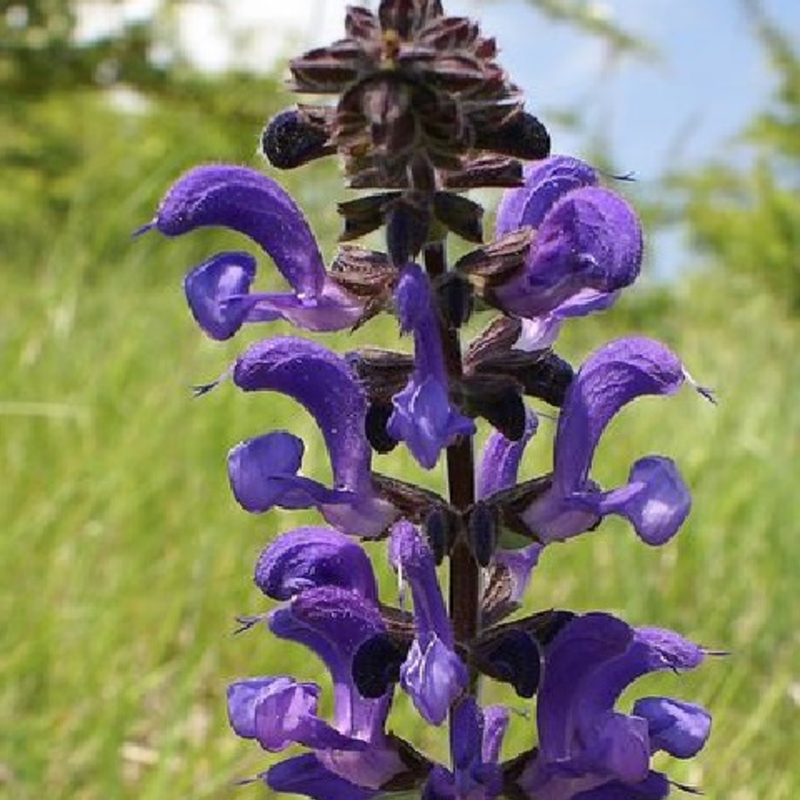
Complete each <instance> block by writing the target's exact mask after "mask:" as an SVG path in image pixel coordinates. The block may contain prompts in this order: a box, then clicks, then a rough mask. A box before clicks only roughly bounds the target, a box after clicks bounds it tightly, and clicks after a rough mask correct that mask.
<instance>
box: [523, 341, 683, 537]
mask: <svg viewBox="0 0 800 800" xmlns="http://www.w3.org/2000/svg"><path fill="white" fill-rule="evenodd" d="M686 377H687V376H686V372H685V370H684V368H683V365H682V364H681V362H680V361H679V360H678V358H677V356H675V354H674V353H672V352H671V351H670V350H669V349H668V348H667V347H665V346H664V345H662V344H660V343H659V342H656V341H653V340H651V339H644V338H635V337H634V338H628V339H619V340H617V341H614V342H611V343H610V344H607V345H605V346H604V347H601V348H600V349H599V350H597V351H595V352H594V353H593V354H592V355H591V356H589V358H588V360H587V361H586V363H585V364H584V365H583V367H582V368H581V369H580V371H579V372H578V374H577V376H576V377H575V380H574V381H573V382H572V384H571V386H570V388H569V389H568V391H567V396H566V399H565V402H564V406H563V408H562V409H561V416H560V418H559V421H558V429H557V431H556V438H555V445H554V447H555V454H554V464H553V476H552V486H551V488H550V489H549V490H548V491H547V492H546V493H545V494H544V495H543V496H541V497H540V498H538V499H537V500H535V501H534V502H533V503H532V504H531V505H530V506H529V508H528V509H527V510H526V511H525V512H524V513H523V515H522V518H523V519H524V521H525V523H526V524H527V525H528V526H529V527H530V529H531V530H532V531H533V532H534V533H535V534H536V536H537V537H538V539H539V540H540V541H541V542H543V543H545V544H546V543H547V542H552V541H560V540H564V539H568V538H570V537H572V536H575V535H577V534H579V533H583V532H584V531H587V530H590V529H591V528H593V527H594V526H595V525H596V524H597V523H598V522H599V521H600V520H601V519H602V518H603V517H604V516H606V515H608V514H617V515H619V516H622V517H626V518H627V519H628V520H629V521H630V522H631V523H632V524H633V526H634V529H635V530H636V533H637V534H638V535H639V537H640V538H641V539H642V540H643V541H645V542H646V543H647V544H651V545H660V544H663V543H664V542H666V541H668V540H669V539H670V538H671V537H672V536H674V535H675V533H677V531H678V529H679V528H680V526H681V525H682V524H683V521H684V520H685V519H686V517H687V515H688V514H689V509H690V506H691V497H690V495H689V490H688V489H687V488H686V485H685V484H684V482H683V479H682V478H681V476H680V473H679V472H678V469H677V467H676V466H675V464H674V462H673V461H672V460H670V459H669V458H665V457H663V456H648V457H646V458H642V459H640V460H638V461H637V462H635V463H634V464H633V466H632V467H631V471H630V475H629V478H628V483H627V484H625V485H624V486H621V487H619V488H617V489H613V490H611V491H607V492H603V491H601V490H600V489H599V487H598V486H597V484H596V483H594V481H592V480H591V479H590V478H589V469H590V467H591V464H592V459H593V457H594V451H595V448H596V447H597V444H598V442H599V440H600V436H601V435H602V433H603V430H604V429H605V427H606V425H608V423H609V422H610V421H611V419H612V417H613V416H614V415H615V414H616V413H617V412H618V411H619V410H620V409H621V408H622V407H623V406H624V405H626V404H627V403H629V402H631V401H632V400H635V399H636V398H637V397H641V396H643V395H670V394H673V393H675V392H676V391H677V390H678V389H679V388H680V387H681V386H682V385H683V382H684V380H685V379H686Z"/></svg>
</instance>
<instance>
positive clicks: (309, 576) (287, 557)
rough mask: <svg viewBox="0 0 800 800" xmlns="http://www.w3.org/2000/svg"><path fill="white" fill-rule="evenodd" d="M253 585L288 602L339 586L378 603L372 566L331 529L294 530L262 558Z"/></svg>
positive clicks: (345, 539) (272, 546)
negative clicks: (309, 592) (318, 589)
mask: <svg viewBox="0 0 800 800" xmlns="http://www.w3.org/2000/svg"><path fill="white" fill-rule="evenodd" d="M255 581H256V584H257V585H258V587H259V588H260V589H261V591H262V592H264V594H266V595H267V596H269V597H273V598H275V599H276V600H289V599H291V598H292V597H294V596H295V595H296V594H299V593H300V592H302V591H306V590H307V589H311V588H314V587H320V586H338V587H340V588H342V589H349V590H352V591H354V592H358V594H360V595H361V596H362V597H363V598H365V599H366V600H371V601H372V602H373V603H377V598H378V588H377V585H376V583H375V574H374V573H373V571H372V564H371V563H370V560H369V557H368V556H367V554H366V553H365V552H364V550H363V548H361V547H359V546H358V545H357V544H355V543H354V542H353V540H352V539H350V538H348V537H347V536H345V535H344V534H342V533H339V531H337V530H333V529H332V528H317V527H311V526H307V527H303V528H296V529H295V530H292V531H289V532H288V533H285V534H283V535H282V536H279V537H278V538H277V539H276V540H275V541H274V542H272V543H271V544H270V545H269V546H268V547H267V548H266V549H265V550H264V551H263V552H262V554H261V556H260V557H259V559H258V563H257V564H256V575H255Z"/></svg>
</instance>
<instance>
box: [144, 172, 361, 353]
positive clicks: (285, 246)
mask: <svg viewBox="0 0 800 800" xmlns="http://www.w3.org/2000/svg"><path fill="white" fill-rule="evenodd" d="M208 226H214V227H223V228H230V229H232V230H235V231H238V232H239V233H243V234H244V235H245V236H247V237H249V238H250V239H251V240H252V241H253V242H254V243H255V244H257V245H258V246H259V247H260V248H261V249H262V250H263V251H264V253H266V254H267V255H268V256H269V257H270V258H271V259H272V261H273V262H274V264H275V266H276V267H277V269H278V271H279V272H280V273H281V275H282V276H283V277H284V278H285V279H286V281H287V282H288V283H289V285H290V286H291V287H292V290H293V291H292V292H291V293H283V294H281V293H272V294H258V293H252V292H251V286H252V283H253V281H254V280H255V277H256V260H255V258H253V257H252V256H251V255H249V254H248V253H244V252H224V253H218V254H216V255H215V256H213V257H212V258H210V259H209V260H207V261H205V262H204V263H203V264H201V265H200V266H198V267H196V268H195V269H193V270H192V271H191V272H189V273H188V275H187V276H186V279H185V282H184V286H185V290H186V297H187V300H188V302H189V307H190V309H191V311H192V314H193V315H194V317H195V319H196V320H197V323H198V324H199V325H200V327H201V328H202V329H203V330H204V331H205V332H206V333H207V334H208V335H209V336H211V338H213V339H228V338H230V337H231V336H233V335H234V334H235V333H236V332H237V331H238V330H239V328H240V327H241V326H242V325H243V324H244V323H246V322H271V321H273V320H277V319H286V320H288V321H289V322H291V323H292V324H294V325H297V326H298V327H300V328H304V329H306V330H313V331H332V330H339V329H341V328H348V327H351V326H353V325H354V324H355V323H356V322H358V320H359V318H360V317H361V315H362V313H363V311H364V300H363V299H360V298H359V297H357V296H354V295H353V294H351V293H349V292H347V291H346V290H345V289H344V288H342V287H341V286H340V285H338V284H337V282H336V280H335V277H333V276H332V275H331V274H329V273H328V272H326V270H325V265H324V263H323V261H322V256H321V254H320V252H319V248H318V246H317V242H316V240H315V239H314V236H313V234H312V233H311V229H310V228H309V226H308V223H307V222H306V219H305V217H304V216H303V214H302V212H301V211H300V209H299V208H298V207H297V206H296V205H295V203H294V201H293V200H292V199H291V197H289V195H288V194H287V193H286V191H285V190H284V189H282V188H281V187H280V186H279V185H278V184H277V183H276V182H275V181H273V180H272V179H271V178H268V177H267V176H266V175H262V174H261V173H259V172H256V171H255V170H252V169H248V168H245V167H231V166H209V167H196V168H195V169H193V170H190V171H189V172H187V173H186V174H185V175H184V176H183V177H182V178H181V179H180V180H178V181H177V183H175V185H174V186H173V187H172V188H171V189H170V191H169V193H168V194H167V196H166V197H165V198H164V200H163V201H162V203H161V206H160V207H159V209H158V212H157V214H156V217H155V219H154V221H153V222H152V223H150V225H149V226H146V228H148V227H149V228H154V229H156V230H158V231H159V232H160V233H162V234H164V235H165V236H181V235H183V234H186V233H189V232H191V231H193V230H195V229H197V228H201V227H208ZM146 228H145V229H146ZM145 229H142V230H145Z"/></svg>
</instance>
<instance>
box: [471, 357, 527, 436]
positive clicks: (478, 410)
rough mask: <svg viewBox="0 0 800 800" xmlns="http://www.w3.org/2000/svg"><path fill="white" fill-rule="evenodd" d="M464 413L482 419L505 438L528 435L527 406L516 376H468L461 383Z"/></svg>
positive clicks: (498, 374)
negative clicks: (526, 432)
mask: <svg viewBox="0 0 800 800" xmlns="http://www.w3.org/2000/svg"><path fill="white" fill-rule="evenodd" d="M460 389H461V393H462V399H463V403H464V411H465V413H467V414H469V415H470V416H472V417H483V418H484V419H485V420H487V422H489V423H490V424H491V425H493V426H494V427H495V428H497V430H499V431H500V433H502V434H503V436H505V437H506V439H511V440H512V441H514V442H516V441H519V440H520V439H521V438H522V436H523V434H524V433H525V419H526V416H525V403H524V402H523V400H522V398H521V397H520V385H519V383H517V381H516V380H514V378H513V377H510V376H506V375H503V374H502V373H499V372H498V373H497V374H493V375H488V374H487V375H467V376H465V377H464V378H463V380H462V381H461V386H460Z"/></svg>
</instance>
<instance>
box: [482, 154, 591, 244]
mask: <svg viewBox="0 0 800 800" xmlns="http://www.w3.org/2000/svg"><path fill="white" fill-rule="evenodd" d="M598 180H599V179H598V175H597V172H596V171H595V170H594V168H593V167H590V166H589V165H588V164H586V163H585V162H583V161H580V160H579V159H577V158H572V157H571V156H560V155H553V156H550V157H549V158H545V159H544V160H542V161H537V162H534V163H532V164H526V165H525V168H524V172H523V181H524V182H523V185H522V186H520V187H519V188H516V189H508V190H506V191H505V192H504V193H503V197H502V200H501V201H500V206H499V208H498V209H497V223H496V226H495V233H496V236H497V237H498V238H499V237H501V236H504V235H505V234H507V233H511V232H512V231H515V230H517V229H518V228H521V227H523V226H524V225H530V226H531V227H532V228H538V227H539V226H540V225H541V224H542V220H543V219H544V218H545V215H546V214H547V213H548V212H549V211H550V209H551V208H552V207H553V205H554V204H555V203H556V202H557V201H558V200H560V199H561V198H562V197H563V196H564V195H565V194H567V193H568V192H571V191H573V190H575V189H580V188H581V187H582V186H595V185H597V183H598Z"/></svg>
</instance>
